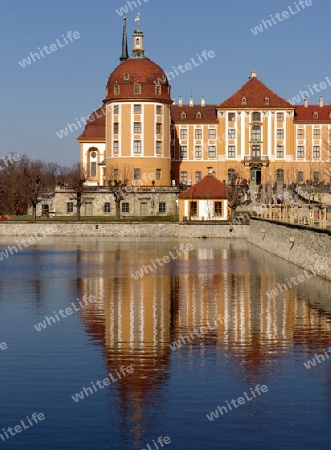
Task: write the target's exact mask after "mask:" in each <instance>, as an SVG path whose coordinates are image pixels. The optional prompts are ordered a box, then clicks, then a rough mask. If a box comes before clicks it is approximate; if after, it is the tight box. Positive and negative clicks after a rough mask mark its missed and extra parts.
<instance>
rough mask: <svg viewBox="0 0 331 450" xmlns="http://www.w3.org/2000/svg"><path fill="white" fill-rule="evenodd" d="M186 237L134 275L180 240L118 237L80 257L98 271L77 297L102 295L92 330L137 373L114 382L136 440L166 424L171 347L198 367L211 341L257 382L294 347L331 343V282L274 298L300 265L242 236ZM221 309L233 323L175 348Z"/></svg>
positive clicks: (110, 359) (111, 364) (92, 313)
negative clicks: (145, 270) (172, 255)
mask: <svg viewBox="0 0 331 450" xmlns="http://www.w3.org/2000/svg"><path fill="white" fill-rule="evenodd" d="M190 242H191V243H192V245H193V248H194V249H193V250H192V251H191V252H189V253H188V254H187V255H183V254H181V255H180V257H179V258H178V259H177V260H172V261H170V262H169V264H167V265H164V266H163V267H161V268H158V270H156V271H154V272H152V273H150V274H148V275H145V276H143V277H142V278H138V279H137V280H135V279H134V278H133V277H132V276H131V274H132V272H133V271H136V270H139V269H140V267H141V266H142V265H143V264H145V265H147V264H148V263H150V261H151V260H154V259H155V258H157V257H160V258H162V257H163V256H164V255H166V254H168V251H169V250H172V249H173V248H174V247H175V246H176V245H177V246H178V242H177V241H174V242H173V243H172V242H168V243H166V242H164V243H161V244H160V243H157V242H155V243H148V242H147V241H145V242H141V243H137V242H133V241H132V242H124V241H123V242H117V243H115V242H114V244H113V246H112V247H111V248H108V247H107V249H105V250H103V251H100V252H93V253H89V252H87V253H84V254H82V262H83V263H84V264H85V265H86V267H94V269H93V271H92V273H89V274H87V276H86V277H84V278H79V280H78V284H79V291H80V296H81V297H82V296H83V295H87V296H90V295H95V296H96V297H97V299H98V300H97V302H96V303H93V304H92V303H91V304H89V306H88V307H86V308H85V309H84V310H82V312H81V315H82V319H83V321H84V323H85V325H86V330H87V332H88V333H89V334H90V335H92V336H93V338H94V339H95V340H96V341H97V342H100V344H102V345H104V347H105V358H106V362H107V370H108V371H110V370H112V369H113V370H115V369H117V368H118V367H120V366H121V365H123V366H128V365H132V366H133V367H134V374H133V376H131V377H126V378H124V379H122V380H121V381H120V382H118V384H117V385H116V389H117V390H118V398H119V402H120V407H119V409H120V410H121V414H122V416H123V417H125V418H126V421H124V423H123V424H122V426H124V427H126V428H127V430H126V432H127V433H132V434H133V436H132V437H133V440H134V441H135V442H136V443H137V446H138V442H139V441H140V440H141V436H142V435H143V434H144V433H145V432H146V429H150V430H152V429H162V425H161V424H162V418H161V417H159V416H158V413H157V411H156V410H157V409H160V405H162V404H163V403H164V402H165V401H166V399H165V398H164V396H163V388H164V386H165V385H166V384H167V382H168V380H169V376H170V375H169V374H170V366H171V358H172V354H176V357H177V358H181V356H184V355H186V357H187V355H189V354H190V352H191V351H192V350H193V349H194V350H195V352H198V355H199V358H200V361H201V365H202V364H203V360H204V355H205V353H206V350H207V349H208V348H211V347H214V348H215V351H216V356H223V357H224V355H227V357H231V358H232V359H231V361H232V362H231V364H235V366H234V367H233V370H234V371H235V370H236V366H237V365H239V364H240V370H244V372H245V376H246V378H248V379H249V380H251V382H252V383H253V382H259V381H260V379H259V374H260V373H264V372H265V371H266V368H268V367H269V366H270V363H271V362H272V360H273V359H274V358H275V357H276V356H277V355H278V356H280V357H281V356H282V355H283V354H284V353H286V352H290V351H292V349H293V347H294V346H301V347H302V348H303V349H306V350H308V351H309V352H314V351H318V350H320V349H322V348H325V347H326V346H328V345H330V343H331V339H330V330H331V322H330V317H331V302H330V300H329V297H328V293H327V289H328V286H329V284H328V283H327V282H325V281H324V280H322V279H319V278H316V277H312V278H310V279H307V280H306V281H305V282H304V283H301V284H299V285H297V286H293V287H291V288H289V289H288V291H285V292H284V293H282V294H279V295H278V296H276V297H272V296H270V295H268V292H270V291H271V290H272V289H274V288H275V287H276V285H277V283H282V282H285V280H286V279H290V277H291V276H297V275H298V274H300V273H302V270H300V269H299V268H297V267H295V266H292V265H290V264H287V263H285V262H283V261H282V260H280V259H278V258H276V257H273V256H271V255H269V254H266V253H263V252H261V251H260V250H258V249H256V248H254V247H252V246H249V245H248V244H246V243H245V242H244V241H240V240H239V241H230V240H221V241H216V240H208V241H201V240H194V241H190ZM220 316H221V317H228V318H229V320H227V321H224V322H221V321H218V322H217V330H210V331H208V330H207V331H206V332H205V333H204V334H203V335H202V336H200V337H196V338H195V339H192V340H191V341H190V342H188V343H187V344H185V345H184V344H183V345H182V346H181V347H179V348H178V349H177V350H176V351H175V352H174V351H172V350H171V349H170V346H169V343H170V342H173V341H174V340H178V339H180V337H181V336H183V335H185V334H187V333H189V332H192V331H194V330H197V329H199V328H200V327H201V326H206V324H207V322H209V323H211V324H215V320H216V319H217V317H220ZM269 370H270V367H269ZM271 370H272V369H271ZM153 407H155V413H151V410H153ZM147 410H148V411H149V412H148V413H147ZM137 448H138V447H137Z"/></svg>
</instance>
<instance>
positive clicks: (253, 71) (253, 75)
mask: <svg viewBox="0 0 331 450" xmlns="http://www.w3.org/2000/svg"><path fill="white" fill-rule="evenodd" d="M249 78H256V70H252V71H251V76H250V77H249Z"/></svg>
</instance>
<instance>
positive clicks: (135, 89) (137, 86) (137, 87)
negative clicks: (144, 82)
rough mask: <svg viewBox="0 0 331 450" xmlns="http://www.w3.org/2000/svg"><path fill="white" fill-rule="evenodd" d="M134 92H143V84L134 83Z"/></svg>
mask: <svg viewBox="0 0 331 450" xmlns="http://www.w3.org/2000/svg"><path fill="white" fill-rule="evenodd" d="M134 93H135V94H141V85H140V84H135V85H134Z"/></svg>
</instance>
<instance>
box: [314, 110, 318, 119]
mask: <svg viewBox="0 0 331 450" xmlns="http://www.w3.org/2000/svg"><path fill="white" fill-rule="evenodd" d="M314 119H318V112H317V111H315V112H314Z"/></svg>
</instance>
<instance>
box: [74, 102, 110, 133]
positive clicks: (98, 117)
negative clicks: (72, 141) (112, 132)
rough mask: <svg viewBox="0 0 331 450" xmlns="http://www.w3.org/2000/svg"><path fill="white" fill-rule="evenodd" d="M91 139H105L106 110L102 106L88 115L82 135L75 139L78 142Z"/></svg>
mask: <svg viewBox="0 0 331 450" xmlns="http://www.w3.org/2000/svg"><path fill="white" fill-rule="evenodd" d="M91 139H92V140H93V139H98V140H100V139H102V140H105V139H106V108H105V107H104V106H102V107H101V108H99V109H97V110H96V111H93V113H92V114H90V116H89V117H88V119H87V121H86V125H85V129H84V131H83V133H82V134H81V135H80V136H79V137H78V138H77V140H78V141H83V140H91Z"/></svg>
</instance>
